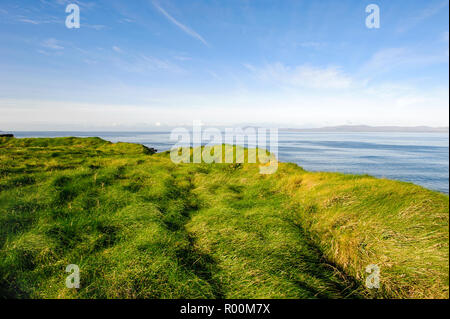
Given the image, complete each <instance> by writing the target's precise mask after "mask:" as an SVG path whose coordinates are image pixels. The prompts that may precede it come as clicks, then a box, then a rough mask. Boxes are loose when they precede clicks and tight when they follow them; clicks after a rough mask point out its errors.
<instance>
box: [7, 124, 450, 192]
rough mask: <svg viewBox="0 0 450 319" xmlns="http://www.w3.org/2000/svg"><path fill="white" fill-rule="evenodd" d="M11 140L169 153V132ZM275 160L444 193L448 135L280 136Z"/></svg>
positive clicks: (57, 134) (47, 134) (53, 134)
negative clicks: (135, 146) (105, 144)
mask: <svg viewBox="0 0 450 319" xmlns="http://www.w3.org/2000/svg"><path fill="white" fill-rule="evenodd" d="M14 134H15V136H16V137H19V138H24V137H64V136H77V137H89V136H98V137H101V138H103V139H105V140H108V141H111V142H119V141H120V142H130V143H140V144H144V145H146V146H149V147H153V148H156V149H157V150H158V151H165V150H169V149H170V148H171V147H172V146H173V145H174V143H175V142H173V141H170V132H14ZM278 157H279V160H280V161H282V162H292V163H296V164H298V165H300V166H302V167H303V168H304V169H306V170H308V171H326V172H342V173H352V174H369V175H372V176H376V177H384V178H389V179H394V180H400V181H406V182H412V183H415V184H418V185H422V186H424V187H426V188H429V189H433V190H436V191H440V192H443V193H446V194H448V193H449V135H448V134H445V133H444V134H442V133H300V132H279V137H278Z"/></svg>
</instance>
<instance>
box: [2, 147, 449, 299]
mask: <svg viewBox="0 0 450 319" xmlns="http://www.w3.org/2000/svg"><path fill="white" fill-rule="evenodd" d="M247 154H248V153H247V151H246V153H245V155H246V156H247ZM190 155H191V156H192V151H191V154H190ZM448 204H449V199H448V196H446V195H443V194H439V193H436V192H432V191H429V190H426V189H424V188H422V187H419V186H415V185H412V184H408V183H402V182H394V181H389V180H381V179H375V178H372V177H370V176H355V175H344V174H333V173H310V172H306V171H304V170H303V169H301V168H300V167H298V166H296V165H294V164H287V163H286V164H284V163H280V164H279V168H278V171H277V173H276V174H273V175H261V174H259V165H258V164H244V165H238V164H205V163H202V164H179V165H176V164H174V163H172V161H171V160H170V156H169V153H168V152H165V153H159V154H153V152H152V151H151V150H149V149H147V148H145V147H143V146H142V145H137V144H126V143H118V144H112V143H109V142H106V141H103V140H101V139H98V138H88V139H79V138H58V139H12V138H0V248H1V250H0V296H2V297H10V298H371V297H385V298H448V280H449V279H448V272H449V269H448V266H449V256H448V239H449V238H448V235H449V229H448V212H449V210H448ZM68 264H77V265H79V267H80V269H81V287H80V289H78V290H77V289H68V288H66V287H65V278H66V276H67V275H68V274H67V273H65V267H66V266H67V265H68ZM369 264H377V265H379V267H380V269H381V288H380V289H378V290H368V289H366V288H365V286H364V281H365V278H366V276H367V275H368V274H366V273H365V267H366V266H367V265H369Z"/></svg>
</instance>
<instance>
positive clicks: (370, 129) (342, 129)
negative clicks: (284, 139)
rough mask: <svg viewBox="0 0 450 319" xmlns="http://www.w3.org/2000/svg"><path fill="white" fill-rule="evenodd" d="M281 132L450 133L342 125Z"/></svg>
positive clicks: (442, 129) (439, 129)
mask: <svg viewBox="0 0 450 319" xmlns="http://www.w3.org/2000/svg"><path fill="white" fill-rule="evenodd" d="M281 131H288V132H311V133H313V132H359V133H368V132H380V133H382V132H392V133H394V132H396V133H448V132H449V129H448V127H430V126H369V125H341V126H327V127H321V128H308V129H296V128H283V129H281Z"/></svg>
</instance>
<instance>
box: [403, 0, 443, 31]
mask: <svg viewBox="0 0 450 319" xmlns="http://www.w3.org/2000/svg"><path fill="white" fill-rule="evenodd" d="M448 3H449V0H444V1H441V2H438V3H433V4H432V5H430V6H428V7H427V8H425V9H424V10H423V11H422V12H420V14H418V15H417V16H415V17H413V18H412V19H410V20H408V21H405V22H404V23H403V24H401V25H400V26H399V27H398V28H397V32H399V33H402V32H406V31H408V30H410V29H412V28H414V27H415V26H416V25H418V24H419V23H420V22H422V21H424V20H426V19H429V18H431V17H432V16H434V15H436V14H437V13H439V12H440V11H441V10H443V9H445V8H446V7H448Z"/></svg>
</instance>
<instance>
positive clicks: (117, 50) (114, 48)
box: [112, 46, 123, 53]
mask: <svg viewBox="0 0 450 319" xmlns="http://www.w3.org/2000/svg"><path fill="white" fill-rule="evenodd" d="M112 49H113V50H114V51H115V52H117V53H122V52H123V51H122V49H121V48H119V47H118V46H113V47H112Z"/></svg>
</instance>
